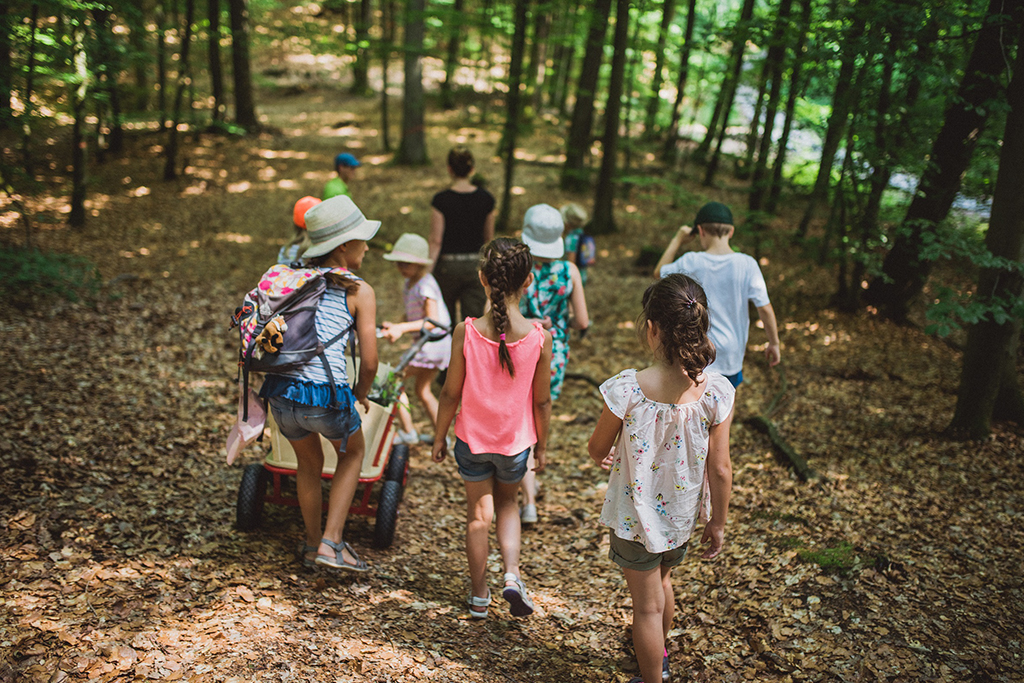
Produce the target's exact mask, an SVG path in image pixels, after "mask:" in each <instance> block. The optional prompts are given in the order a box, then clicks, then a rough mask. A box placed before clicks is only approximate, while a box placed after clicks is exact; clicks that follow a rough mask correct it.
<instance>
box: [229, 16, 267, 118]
mask: <svg viewBox="0 0 1024 683" xmlns="http://www.w3.org/2000/svg"><path fill="white" fill-rule="evenodd" d="M228 3H229V7H230V9H231V64H232V69H233V72H234V86H235V123H237V124H238V125H239V126H241V127H242V128H245V129H246V130H254V129H256V128H258V127H259V120H258V119H257V118H256V103H255V100H254V99H253V90H252V70H251V68H252V61H251V60H250V58H249V0H228Z"/></svg>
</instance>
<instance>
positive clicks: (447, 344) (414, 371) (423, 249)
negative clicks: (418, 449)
mask: <svg viewBox="0 0 1024 683" xmlns="http://www.w3.org/2000/svg"><path fill="white" fill-rule="evenodd" d="M384 259H385V260H388V261H394V262H395V265H396V266H397V267H398V272H399V273H401V274H402V277H404V278H405V285H404V286H403V288H402V294H403V298H404V300H405V322H402V323H389V322H384V323H382V324H381V331H382V334H381V336H383V337H385V338H387V339H388V340H389V341H392V342H395V341H398V339H399V338H400V337H401V336H402V335H403V334H405V333H406V332H412V333H414V334H417V335H419V334H420V333H421V331H423V330H429V329H433V328H434V325H433V324H431V323H429V322H427V319H430V320H434V321H436V322H438V323H441V325H443V326H444V327H445V328H448V329H451V325H452V321H451V317H450V316H449V314H448V307H447V306H445V303H444V299H443V298H442V296H441V287H440V285H438V284H437V280H435V279H434V276H433V275H431V274H430V273H429V272H428V270H429V268H430V264H431V260H430V249H429V246H428V245H427V240H426V239H424V238H423V237H420V236H419V235H414V234H413V233H409V232H407V233H405V234H403V235H402V236H401V237H399V238H398V241H397V242H395V246H394V248H393V249H392V250H391V252H390V253H387V254H384ZM451 355H452V345H451V340H449V339H441V340H439V341H433V342H427V343H426V344H424V345H423V348H422V349H420V351H419V353H417V354H416V355H415V356H414V357H413V359H412V360H411V361H409V364H408V365H407V366H406V369H405V377H406V379H412V380H413V381H414V383H415V392H416V396H417V397H418V398H419V400H420V401H421V402H422V404H423V407H424V409H425V410H426V411H427V415H429V416H430V422H431V425H436V424H437V398H436V397H435V396H434V393H433V392H432V391H431V390H430V384H431V382H433V381H434V378H435V377H437V373H438V372H439V371H441V370H444V369H446V368H447V367H448V362H449V360H450V359H451ZM399 414H400V417H401V420H402V429H401V430H399V432H398V436H397V437H396V440H397V441H399V442H400V443H406V444H413V443H416V442H417V441H419V436H418V435H417V433H416V427H415V426H414V425H413V422H412V415H410V414H409V410H408V408H406V407H405V405H404V404H402V406H401V410H400V413H399ZM430 440H431V441H433V438H432V437H431V438H430Z"/></svg>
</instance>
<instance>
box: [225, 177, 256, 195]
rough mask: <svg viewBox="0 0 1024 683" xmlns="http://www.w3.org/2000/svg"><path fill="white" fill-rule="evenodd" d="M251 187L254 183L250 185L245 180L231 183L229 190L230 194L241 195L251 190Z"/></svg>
mask: <svg viewBox="0 0 1024 683" xmlns="http://www.w3.org/2000/svg"><path fill="white" fill-rule="evenodd" d="M251 187H252V183H250V182H249V181H248V180H243V181H241V182H238V183H230V184H229V185H228V188H227V189H228V192H230V193H231V194H241V193H242V192H246V191H247V190H249V188H251Z"/></svg>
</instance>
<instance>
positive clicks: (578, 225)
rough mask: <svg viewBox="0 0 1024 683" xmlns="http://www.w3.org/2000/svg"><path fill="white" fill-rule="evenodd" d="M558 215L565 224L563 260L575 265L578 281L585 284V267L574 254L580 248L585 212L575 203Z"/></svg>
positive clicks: (567, 206)
mask: <svg viewBox="0 0 1024 683" xmlns="http://www.w3.org/2000/svg"><path fill="white" fill-rule="evenodd" d="M559 213H561V214H562V222H563V223H565V259H566V260H567V261H569V262H571V263H574V264H576V267H577V268H579V270H580V280H581V281H582V282H583V284H584V285H585V284H587V267H586V266H585V265H583V264H582V263H579V261H578V260H577V259H576V252H577V250H578V249H579V248H580V238H581V237H583V225H584V224H585V223H586V222H587V211H586V209H584V208H583V207H582V206H580V205H579V204H576V203H575V202H572V203H569V204H566V205H565V206H563V207H562V208H561V209H559Z"/></svg>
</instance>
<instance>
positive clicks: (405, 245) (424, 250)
mask: <svg viewBox="0 0 1024 683" xmlns="http://www.w3.org/2000/svg"><path fill="white" fill-rule="evenodd" d="M384 260H385V261H398V262H399V263H418V264H420V265H424V266H426V265H430V246H429V245H428V244H427V240H425V239H424V238H422V237H420V236H419V235H416V234H414V233H411V232H406V233H402V236H401V237H399V238H398V241H397V242H395V246H394V247H392V249H391V251H390V253H387V254H384Z"/></svg>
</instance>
